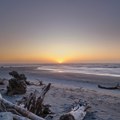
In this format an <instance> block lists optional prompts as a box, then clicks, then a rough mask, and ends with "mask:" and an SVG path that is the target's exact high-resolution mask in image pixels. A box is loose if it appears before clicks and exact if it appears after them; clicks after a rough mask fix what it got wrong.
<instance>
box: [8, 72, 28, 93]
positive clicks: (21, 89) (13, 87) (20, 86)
mask: <svg viewBox="0 0 120 120" xmlns="http://www.w3.org/2000/svg"><path fill="white" fill-rule="evenodd" d="M9 75H11V76H12V77H13V78H11V79H10V80H9V84H8V86H7V94H8V95H14V94H24V93H26V89H27V85H26V79H27V78H26V77H25V75H24V74H18V73H17V72H16V71H12V72H10V73H9Z"/></svg>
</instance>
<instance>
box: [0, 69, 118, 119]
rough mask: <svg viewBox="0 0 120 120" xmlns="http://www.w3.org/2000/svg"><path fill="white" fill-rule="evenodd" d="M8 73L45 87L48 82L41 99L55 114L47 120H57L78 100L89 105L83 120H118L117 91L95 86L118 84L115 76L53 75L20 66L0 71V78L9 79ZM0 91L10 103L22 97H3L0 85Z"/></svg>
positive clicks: (3, 88) (29, 88)
mask: <svg viewBox="0 0 120 120" xmlns="http://www.w3.org/2000/svg"><path fill="white" fill-rule="evenodd" d="M12 70H16V71H18V72H20V73H24V74H25V75H26V76H27V78H28V79H27V80H30V81H34V82H35V83H37V82H38V81H43V83H45V84H47V83H52V87H51V89H50V90H49V92H48V93H47V94H46V97H45V100H44V102H45V103H46V104H50V105H51V110H52V111H53V112H54V113H55V114H54V115H53V118H51V119H50V118H49V120H58V118H59V117H60V116H61V115H62V114H64V113H66V112H68V111H69V110H70V108H71V105H72V104H73V103H75V102H77V101H79V99H82V100H83V101H87V103H88V104H89V106H91V108H90V109H89V111H88V113H87V115H86V117H85V119H84V120H119V119H120V114H119V113H120V90H105V89H100V88H98V87H97V85H98V84H102V85H109V86H111V85H112V86H113V85H116V83H119V81H120V78H119V77H108V76H98V75H90V74H78V73H77V74H75V73H62V72H58V73H54V72H48V71H42V70H41V71H33V70H32V69H31V68H29V69H28V68H23V67H10V68H0V77H1V78H6V79H9V78H10V76H9V75H8V72H10V71H12ZM6 81H7V80H6ZM41 89H42V86H41V87H40V86H34V85H32V86H28V87H27V93H26V94H29V93H30V92H32V91H34V90H37V91H38V93H39V91H40V90H41ZM0 92H1V93H2V95H3V97H4V98H6V99H7V100H9V101H11V102H13V103H15V101H16V100H19V99H21V98H22V97H23V96H24V95H15V96H12V97H11V96H6V95H5V92H6V85H1V86H0ZM26 94H25V95H26Z"/></svg>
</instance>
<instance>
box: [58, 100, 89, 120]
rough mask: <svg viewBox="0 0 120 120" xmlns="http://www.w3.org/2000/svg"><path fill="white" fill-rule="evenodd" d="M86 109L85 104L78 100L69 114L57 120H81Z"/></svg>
mask: <svg viewBox="0 0 120 120" xmlns="http://www.w3.org/2000/svg"><path fill="white" fill-rule="evenodd" d="M88 108H89V106H88V105H87V103H86V102H82V101H81V100H80V101H79V102H78V103H77V104H75V105H74V106H73V108H72V109H71V111H70V112H68V113H66V114H64V115H62V116H61V117H60V119H59V120H83V119H84V117H85V115H86V113H87V109H88Z"/></svg>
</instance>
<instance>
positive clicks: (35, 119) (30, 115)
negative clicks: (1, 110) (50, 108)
mask: <svg viewBox="0 0 120 120" xmlns="http://www.w3.org/2000/svg"><path fill="white" fill-rule="evenodd" d="M0 102H1V103H3V104H4V105H5V106H7V107H9V108H12V109H15V110H16V111H18V112H19V113H20V114H21V115H23V116H24V117H27V118H29V119H31V120H45V119H44V118H41V117H39V116H37V115H35V114H33V113H32V112H30V111H28V110H26V109H24V108H21V107H19V106H17V105H15V104H13V103H11V102H9V101H7V100H6V99H4V98H2V95H1V94H0Z"/></svg>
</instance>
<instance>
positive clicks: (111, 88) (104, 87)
mask: <svg viewBox="0 0 120 120" xmlns="http://www.w3.org/2000/svg"><path fill="white" fill-rule="evenodd" d="M98 88H102V89H108V90H115V89H120V85H119V84H117V85H116V86H113V87H107V86H102V85H98Z"/></svg>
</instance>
